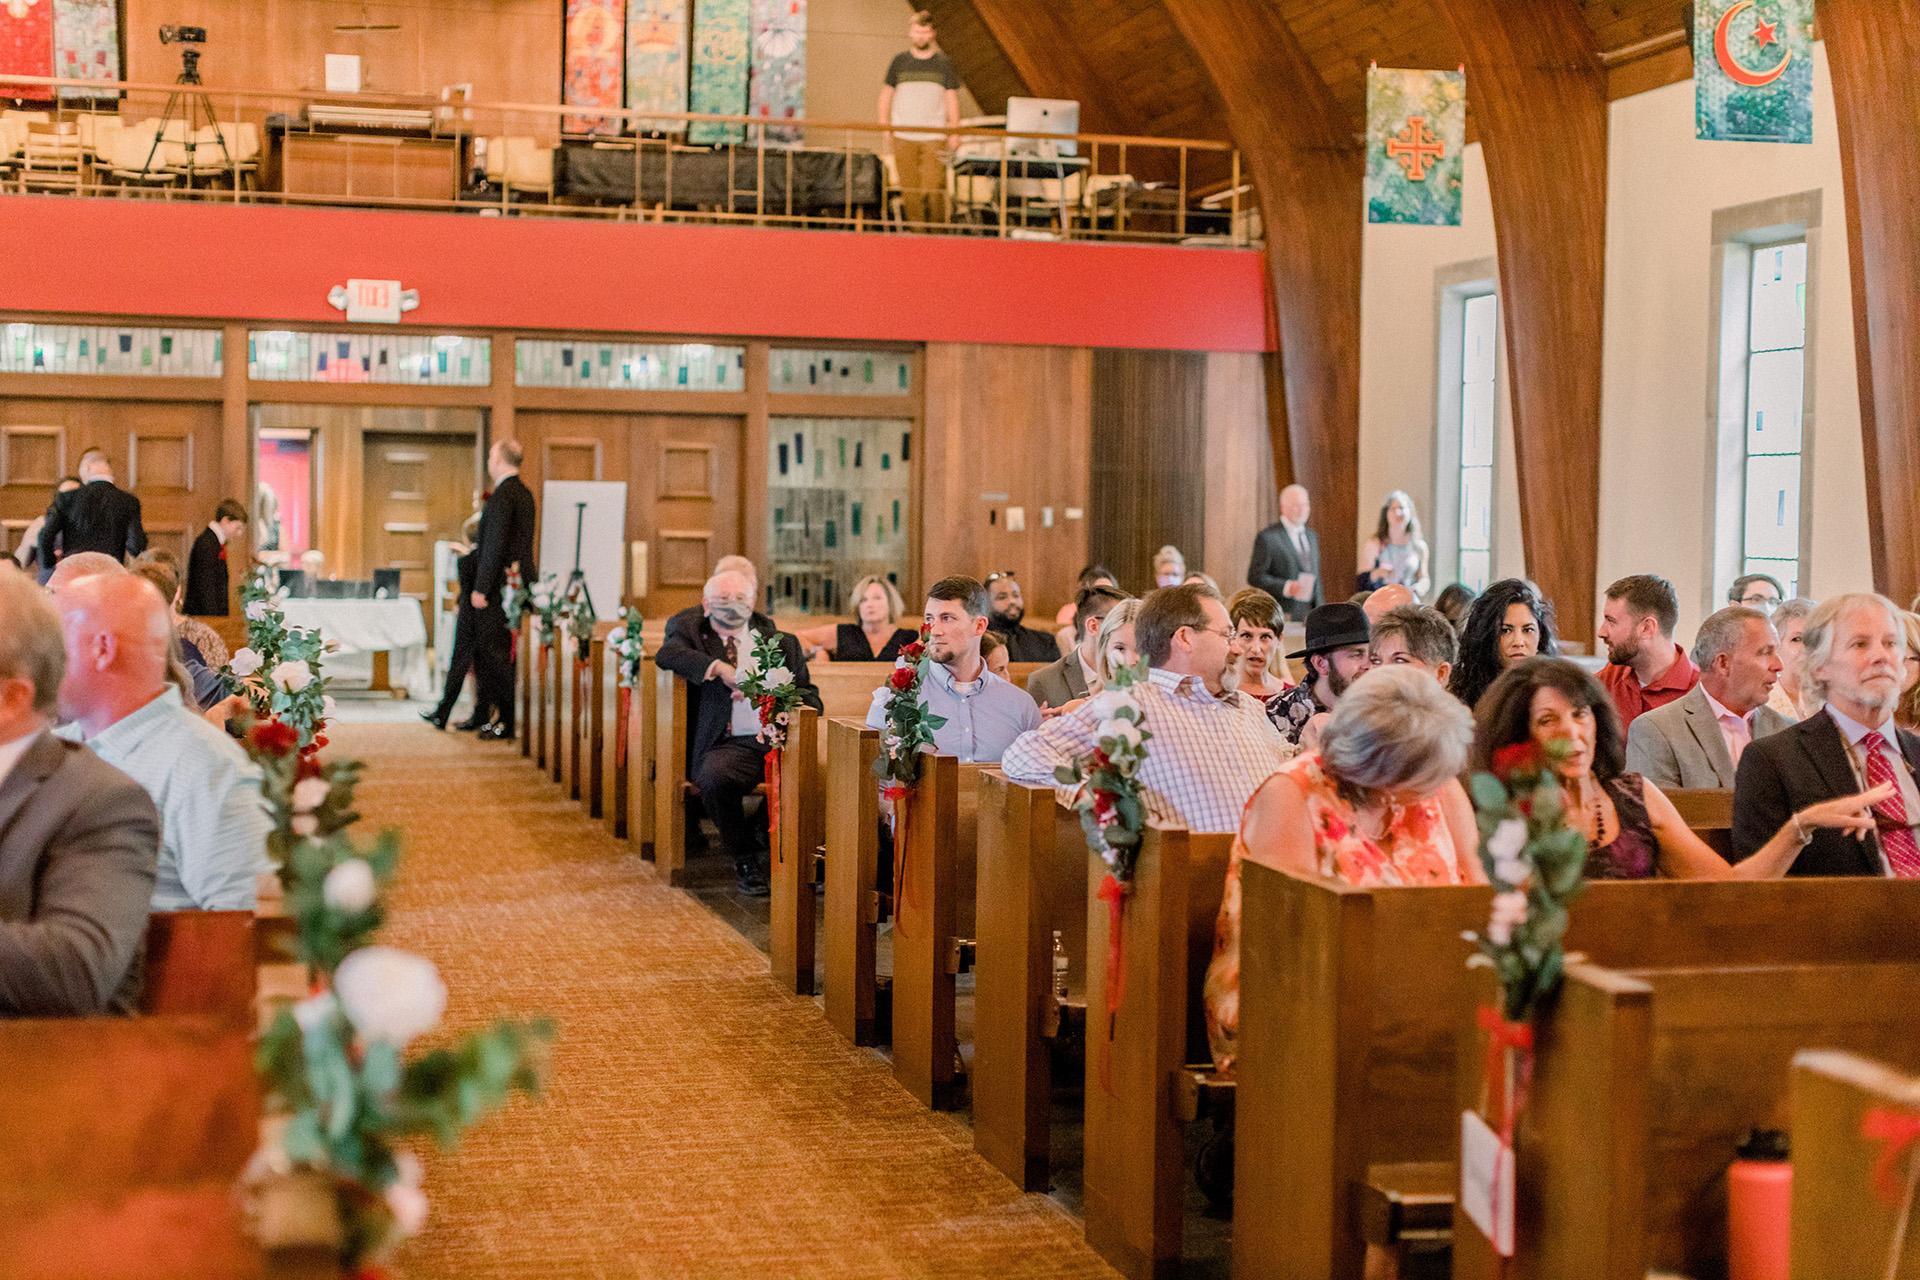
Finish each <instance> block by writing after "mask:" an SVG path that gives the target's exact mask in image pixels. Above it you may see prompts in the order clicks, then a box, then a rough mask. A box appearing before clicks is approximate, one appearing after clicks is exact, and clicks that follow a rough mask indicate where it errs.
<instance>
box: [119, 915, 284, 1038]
mask: <svg viewBox="0 0 1920 1280" xmlns="http://www.w3.org/2000/svg"><path fill="white" fill-rule="evenodd" d="M257 933H258V934H259V935H262V936H264V934H265V933H266V930H264V929H262V930H256V926H255V920H254V914H253V912H251V911H156V912H154V913H153V914H152V915H150V916H148V917H147V947H146V955H145V957H144V964H145V970H146V972H145V985H144V986H143V987H142V989H141V992H140V1012H141V1013H143V1014H147V1015H152V1016H173V1017H205V1018H211V1019H213V1020H215V1021H216V1022H217V1023H218V1024H219V1025H221V1026H226V1027H238V1028H240V1029H241V1030H247V1029H250V1028H251V1027H252V1026H253V1024H254V1009H253V1001H254V995H255V992H256V989H257V982H258V977H257V972H258V965H259V963H260V956H259V954H258V952H259V947H258V943H257V941H256V934H257Z"/></svg>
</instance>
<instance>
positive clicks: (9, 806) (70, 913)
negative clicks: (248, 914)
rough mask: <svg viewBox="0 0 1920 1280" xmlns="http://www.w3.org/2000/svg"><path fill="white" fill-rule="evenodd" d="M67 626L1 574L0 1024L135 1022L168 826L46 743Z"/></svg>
mask: <svg viewBox="0 0 1920 1280" xmlns="http://www.w3.org/2000/svg"><path fill="white" fill-rule="evenodd" d="M65 668H66V652H65V649H64V647H63V644H62V639H61V632H60V621H59V618H58V616H57V615H56V614H55V613H54V611H53V606H52V604H51V602H50V601H49V600H48V599H47V597H46V596H45V595H44V594H43V593H42V592H41V591H40V590H39V589H38V588H37V587H35V586H34V585H33V583H32V582H31V581H29V580H28V579H27V578H26V577H24V576H22V575H20V574H16V573H13V572H12V571H10V570H7V571H0V1018H8V1017H37V1018H46V1017H78V1016H82V1015H86V1014H95V1013H132V1012H133V1010H134V1005H135V1002H136V1000H137V999H138V997H139V994H140V982H141V973H142V969H141V964H140V956H141V953H142V949H143V947H144V946H145V943H146V936H147V905H148V903H149V902H150V901H151V900H152V898H153V882H154V873H155V867H156V865H157V862H158V859H159V851H160V815H159V814H158V813H157V812H156V811H155V809H154V805H153V801H152V800H151V799H149V798H148V796H147V793H146V791H145V790H144V789H142V788H141V786H140V784H139V783H137V782H135V781H134V780H133V779H132V778H129V777H127V775H126V774H124V773H121V772H120V771H119V770H118V769H115V768H114V767H113V766H112V765H109V764H106V763H104V762H103V761H102V760H101V759H100V758H99V757H98V756H96V755H94V754H93V752H91V751H89V750H87V749H86V748H85V747H83V746H80V745H79V744H77V743H71V742H62V741H61V740H60V739H58V738H56V737H54V736H53V735H52V734H51V733H49V732H48V727H49V725H51V723H52V718H53V713H54V708H55V705H56V699H57V695H58V693H59V689H60V679H61V676H62V674H63V673H64V671H65Z"/></svg>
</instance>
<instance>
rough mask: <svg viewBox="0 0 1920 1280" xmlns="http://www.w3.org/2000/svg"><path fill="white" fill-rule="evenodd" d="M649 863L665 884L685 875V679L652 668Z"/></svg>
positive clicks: (677, 881)
mask: <svg viewBox="0 0 1920 1280" xmlns="http://www.w3.org/2000/svg"><path fill="white" fill-rule="evenodd" d="M653 709H654V723H653V730H654V738H653V865H654V869H655V870H656V871H658V872H659V873H660V875H661V878H662V879H664V880H665V881H666V882H667V883H668V884H684V883H686V878H687V797H686V784H687V682H686V681H685V680H682V679H681V678H680V677H679V676H676V675H675V674H673V672H671V671H669V670H667V669H666V668H665V667H662V666H658V665H656V666H655V667H654V668H653Z"/></svg>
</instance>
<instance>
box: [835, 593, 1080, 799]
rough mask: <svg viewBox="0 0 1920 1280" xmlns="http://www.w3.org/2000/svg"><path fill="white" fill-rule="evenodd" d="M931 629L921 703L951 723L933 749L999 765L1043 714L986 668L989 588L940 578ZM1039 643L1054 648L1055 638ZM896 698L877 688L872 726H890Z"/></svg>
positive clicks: (932, 597) (931, 599)
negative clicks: (983, 646) (890, 704)
mask: <svg viewBox="0 0 1920 1280" xmlns="http://www.w3.org/2000/svg"><path fill="white" fill-rule="evenodd" d="M1015 598H1016V599H1018V596H1017V595H1016V597H1015ZM926 624H927V657H929V658H930V659H932V662H931V664H930V665H929V666H928V668H927V677H926V679H925V680H922V681H921V682H920V703H921V706H923V707H924V708H925V709H926V710H928V711H930V712H932V713H933V714H934V715H936V716H940V717H943V718H944V719H945V720H946V723H945V724H943V725H941V726H940V727H939V728H938V729H935V730H934V731H933V749H934V750H935V751H938V752H941V753H942V754H945V755H953V756H958V757H960V759H962V760H967V761H973V762H976V763H979V764H998V763H999V762H1000V754H1001V753H1002V752H1003V751H1005V750H1006V749H1007V744H1008V743H1010V742H1012V741H1013V740H1014V739H1015V738H1017V737H1019V736H1020V735H1021V734H1022V733H1025V732H1026V731H1027V730H1028V729H1031V728H1033V727H1035V726H1036V725H1038V724H1039V723H1040V708H1039V707H1038V706H1036V705H1034V701H1033V699H1032V698H1031V697H1029V696H1028V694H1027V691H1026V690H1025V689H1022V688H1021V687H1020V686H1019V685H1017V684H1009V683H1008V682H1007V681H1005V680H1002V679H1001V678H1000V677H999V676H997V675H995V674H993V672H991V671H989V670H987V664H986V660H985V659H983V658H982V657H981V656H980V637H981V636H982V635H984V634H985V633H986V630H987V589H986V588H985V587H983V586H981V585H980V583H978V582H976V581H975V580H974V579H972V578H966V577H952V578H942V579H940V581H938V582H936V583H934V584H933V586H932V587H930V588H928V590H927V612H926ZM1035 634H1039V633H1037V632H1036V633H1035ZM1042 638H1043V639H1045V640H1046V642H1047V646H1048V647H1049V648H1051V647H1052V646H1053V639H1052V637H1050V636H1043V637H1042ZM892 693H893V689H892V688H891V687H890V686H888V685H884V684H883V685H881V686H880V688H878V689H876V690H874V694H873V705H872V706H871V707H869V708H868V710H867V725H868V726H869V727H870V728H874V729H880V728H884V727H885V726H886V722H887V699H888V698H889V697H890V696H891V695H892Z"/></svg>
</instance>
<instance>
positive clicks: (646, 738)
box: [625, 653, 660, 858]
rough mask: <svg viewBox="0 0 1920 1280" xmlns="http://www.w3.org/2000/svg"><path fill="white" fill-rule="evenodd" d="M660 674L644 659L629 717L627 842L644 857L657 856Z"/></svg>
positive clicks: (636, 682)
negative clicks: (655, 777) (656, 804)
mask: <svg viewBox="0 0 1920 1280" xmlns="http://www.w3.org/2000/svg"><path fill="white" fill-rule="evenodd" d="M659 672H660V669H659V668H658V667H656V666H655V665H654V662H653V655H652V654H651V653H649V654H647V655H645V656H644V657H642V658H641V659H640V674H639V675H638V676H637V677H636V679H635V682H634V686H633V691H632V693H631V695H630V701H629V705H628V708H627V710H628V716H627V768H626V772H625V779H626V788H627V840H628V841H629V842H630V843H631V844H632V845H633V847H634V848H635V849H637V850H639V852H640V856H641V857H643V858H652V857H654V856H655V855H654V830H653V828H654V811H655V807H656V806H655V804H654V773H655V772H656V770H657V769H658V768H659V763H658V761H657V759H656V758H655V750H656V748H657V747H658V745H659V743H658V734H657V731H656V729H655V723H656V721H657V719H658V706H659Z"/></svg>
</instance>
